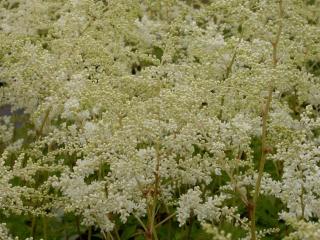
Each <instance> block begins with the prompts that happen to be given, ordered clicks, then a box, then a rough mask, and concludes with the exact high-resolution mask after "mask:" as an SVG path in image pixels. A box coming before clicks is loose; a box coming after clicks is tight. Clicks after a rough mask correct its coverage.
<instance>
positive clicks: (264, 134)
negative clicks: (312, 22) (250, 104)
mask: <svg viewBox="0 0 320 240" xmlns="http://www.w3.org/2000/svg"><path fill="white" fill-rule="evenodd" d="M279 17H280V23H279V28H278V31H277V34H276V38H275V41H274V42H272V63H273V67H274V68H275V67H276V66H277V63H278V54H277V53H278V44H279V41H280V36H281V32H282V27H283V22H282V18H283V1H282V0H279ZM273 89H274V80H272V81H271V82H270V85H269V90H268V97H267V100H266V104H265V107H264V109H263V113H262V134H261V159H260V163H259V172H258V178H257V180H256V184H255V192H254V196H253V200H252V202H251V203H250V205H249V207H250V209H249V210H250V211H249V213H250V217H251V229H250V230H251V240H256V239H257V237H256V208H257V200H258V198H259V193H260V187H261V180H262V177H263V172H264V166H265V163H266V158H267V153H268V151H266V149H267V128H268V126H267V121H268V117H269V111H270V106H271V102H272V93H273Z"/></svg>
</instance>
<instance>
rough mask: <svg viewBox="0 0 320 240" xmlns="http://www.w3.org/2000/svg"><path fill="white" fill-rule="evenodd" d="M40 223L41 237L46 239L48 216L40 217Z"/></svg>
mask: <svg viewBox="0 0 320 240" xmlns="http://www.w3.org/2000/svg"><path fill="white" fill-rule="evenodd" d="M42 224H43V226H42V227H43V239H44V240H48V218H47V216H43V217H42Z"/></svg>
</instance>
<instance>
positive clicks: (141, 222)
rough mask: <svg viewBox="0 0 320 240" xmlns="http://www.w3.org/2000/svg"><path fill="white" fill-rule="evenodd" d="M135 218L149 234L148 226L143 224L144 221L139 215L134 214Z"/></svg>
mask: <svg viewBox="0 0 320 240" xmlns="http://www.w3.org/2000/svg"><path fill="white" fill-rule="evenodd" d="M133 216H134V217H135V218H136V219H137V220H138V222H139V223H140V225H141V227H142V228H143V230H144V231H145V232H147V231H148V229H147V227H146V225H145V224H144V223H143V221H142V220H141V219H140V218H139V217H138V216H137V215H135V214H133Z"/></svg>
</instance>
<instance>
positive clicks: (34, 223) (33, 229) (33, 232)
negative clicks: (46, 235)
mask: <svg viewBox="0 0 320 240" xmlns="http://www.w3.org/2000/svg"><path fill="white" fill-rule="evenodd" d="M36 231H37V217H36V216H35V215H33V216H32V222H31V236H32V238H33V239H35V238H36Z"/></svg>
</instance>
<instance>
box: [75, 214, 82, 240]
mask: <svg viewBox="0 0 320 240" xmlns="http://www.w3.org/2000/svg"><path fill="white" fill-rule="evenodd" d="M76 226H77V233H78V235H79V237H80V240H81V230H80V217H79V216H76Z"/></svg>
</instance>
